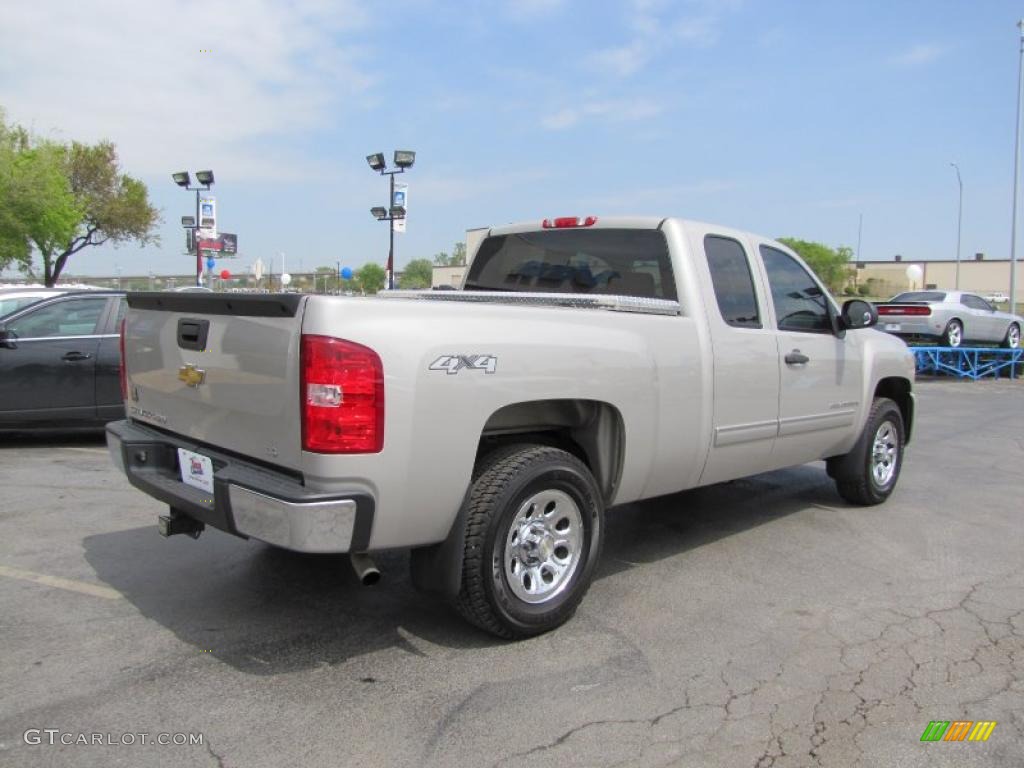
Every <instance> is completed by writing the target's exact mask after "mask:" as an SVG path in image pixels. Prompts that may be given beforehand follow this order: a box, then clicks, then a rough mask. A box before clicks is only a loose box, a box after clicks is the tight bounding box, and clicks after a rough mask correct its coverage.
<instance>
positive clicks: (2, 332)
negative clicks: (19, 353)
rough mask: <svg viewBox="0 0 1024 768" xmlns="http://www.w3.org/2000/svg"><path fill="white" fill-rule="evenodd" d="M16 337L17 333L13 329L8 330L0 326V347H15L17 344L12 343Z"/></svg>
mask: <svg viewBox="0 0 1024 768" xmlns="http://www.w3.org/2000/svg"><path fill="white" fill-rule="evenodd" d="M17 338H18V334H16V333H15V332H14V331H8V330H7V329H6V328H0V348H3V349H17V348H18V345H17V344H15V343H14V342H15V341H16V340H17Z"/></svg>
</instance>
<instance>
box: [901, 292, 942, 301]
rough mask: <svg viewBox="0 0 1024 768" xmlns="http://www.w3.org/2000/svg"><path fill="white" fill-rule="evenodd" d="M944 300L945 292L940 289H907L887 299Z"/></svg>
mask: <svg viewBox="0 0 1024 768" xmlns="http://www.w3.org/2000/svg"><path fill="white" fill-rule="evenodd" d="M945 300H946V294H944V293H942V292H941V291H908V292H907V293H901V294H900V295H899V296H894V297H892V298H891V299H889V301H931V302H943V301H945Z"/></svg>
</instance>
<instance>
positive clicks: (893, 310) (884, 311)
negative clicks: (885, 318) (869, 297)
mask: <svg viewBox="0 0 1024 768" xmlns="http://www.w3.org/2000/svg"><path fill="white" fill-rule="evenodd" d="M931 313H932V308H931V307H901V306H899V305H897V306H886V305H885V304H883V305H881V306H880V307H878V314H880V315H902V316H904V317H927V316H928V315H930V314H931Z"/></svg>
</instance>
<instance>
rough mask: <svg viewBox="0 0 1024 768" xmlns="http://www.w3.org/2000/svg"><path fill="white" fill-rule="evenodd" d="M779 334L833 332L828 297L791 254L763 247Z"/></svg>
mask: <svg viewBox="0 0 1024 768" xmlns="http://www.w3.org/2000/svg"><path fill="white" fill-rule="evenodd" d="M761 258H762V259H764V267H765V271H766V272H767V273H768V284H769V285H770V286H771V289H772V302H773V303H774V304H775V315H776V317H777V319H778V324H779V330H780V331H810V332H816V333H821V332H827V333H831V332H832V322H831V320H829V316H828V297H827V296H826V295H825V293H824V291H822V290H821V288H819V287H818V284H817V283H816V282H815V281H814V279H813V278H812V277H811V276H810V274H808V272H807V270H806V269H804V268H803V267H802V266H801V265H800V263H799V262H797V261H796V260H795V259H794V258H793V257H792V256H790V255H789V254H788V253H784V252H782V251H780V250H778V249H777V248H770V247H768V246H767V245H762V246H761Z"/></svg>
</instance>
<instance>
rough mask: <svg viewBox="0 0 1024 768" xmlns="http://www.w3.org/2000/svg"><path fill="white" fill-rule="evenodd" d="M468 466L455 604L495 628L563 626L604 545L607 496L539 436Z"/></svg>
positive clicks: (511, 633)
mask: <svg viewBox="0 0 1024 768" xmlns="http://www.w3.org/2000/svg"><path fill="white" fill-rule="evenodd" d="M474 475H475V480H474V481H473V487H472V489H471V490H470V494H469V498H468V499H467V501H466V504H467V509H466V541H465V553H464V558H463V566H462V586H461V589H460V591H459V594H458V596H457V598H456V599H455V608H456V609H457V610H458V612H459V613H460V614H462V616H463V618H465V619H467V620H468V621H469V622H471V623H472V624H475V625H476V626H478V627H480V628H481V629H484V630H486V631H488V632H490V633H492V634H495V635H498V636H499V637H505V638H522V637H530V636H532V635H538V634H541V633H542V632H547V631H549V630H552V629H554V628H555V627H558V626H560V625H561V624H563V623H565V622H566V621H568V619H569V618H571V617H572V615H573V613H574V612H575V611H576V608H577V606H578V605H579V604H580V601H581V600H583V596H584V595H585V594H586V592H587V589H588V588H589V587H590V582H591V580H592V579H593V575H594V568H595V567H596V565H597V561H598V558H599V556H600V553H601V544H602V540H603V535H604V505H603V503H602V501H601V495H600V492H599V490H598V488H597V483H596V482H595V481H594V478H593V475H591V473H590V470H589V469H587V467H586V466H585V465H584V464H583V462H581V461H580V460H579V459H577V458H576V457H575V456H573V455H572V454H569V453H567V452H565V451H563V450H560V449H558V448H553V447H550V446H544V445H517V446H511V447H508V448H504V449H499V450H497V451H495V452H494V453H492V454H491V455H490V456H488V457H485V458H484V459H483V461H482V464H481V466H480V467H478V470H477V472H476V473H474Z"/></svg>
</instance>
